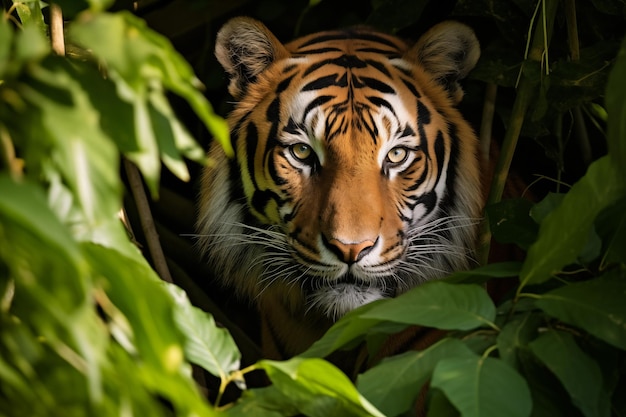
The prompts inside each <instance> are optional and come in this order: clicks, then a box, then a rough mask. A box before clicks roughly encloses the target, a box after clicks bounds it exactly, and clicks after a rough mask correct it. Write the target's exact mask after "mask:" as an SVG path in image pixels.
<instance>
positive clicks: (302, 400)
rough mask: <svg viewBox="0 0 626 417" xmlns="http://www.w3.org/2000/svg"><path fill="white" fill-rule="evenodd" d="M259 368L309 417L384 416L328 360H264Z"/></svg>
mask: <svg viewBox="0 0 626 417" xmlns="http://www.w3.org/2000/svg"><path fill="white" fill-rule="evenodd" d="M258 365H259V366H261V367H262V368H263V369H264V370H265V372H266V373H267V375H268V377H269V378H270V380H271V381H272V383H273V384H274V386H276V388H277V389H278V390H280V391H281V393H282V394H283V395H284V396H285V397H287V398H289V400H290V402H291V404H293V406H294V407H295V408H297V409H298V410H299V411H300V412H301V413H303V414H305V415H307V416H310V417H327V416H329V415H341V416H383V414H381V413H380V411H378V410H377V409H376V408H375V407H374V406H372V405H371V404H370V403H369V402H368V401H367V400H366V399H365V398H363V397H362V396H361V395H360V394H359V392H358V391H357V390H356V388H355V387H354V385H353V384H352V382H350V380H349V379H348V377H347V376H346V375H345V374H344V373H343V372H341V371H340V370H339V369H337V368H336V367H335V366H333V365H331V364H330V363H329V362H326V361H325V360H322V359H317V358H313V359H303V358H293V359H290V360H288V361H285V362H275V361H267V360H263V361H261V362H259V363H258Z"/></svg>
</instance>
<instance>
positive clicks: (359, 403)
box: [0, 0, 626, 417]
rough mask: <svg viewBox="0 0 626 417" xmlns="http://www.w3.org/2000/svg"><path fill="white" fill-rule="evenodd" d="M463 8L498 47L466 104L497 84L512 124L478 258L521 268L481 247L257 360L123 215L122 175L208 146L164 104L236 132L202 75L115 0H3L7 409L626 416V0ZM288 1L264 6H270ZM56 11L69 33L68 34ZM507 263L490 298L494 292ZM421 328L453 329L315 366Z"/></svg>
mask: <svg viewBox="0 0 626 417" xmlns="http://www.w3.org/2000/svg"><path fill="white" fill-rule="evenodd" d="M122 3H123V2H122ZM209 3H210V2H209ZM300 3H302V2H294V3H293V5H292V6H291V8H289V9H288V10H287V9H286V8H283V9H281V10H283V11H282V12H281V13H282V14H281V13H278V12H277V13H275V14H274V17H275V18H276V22H282V21H284V20H285V16H287V15H290V16H292V17H293V13H296V12H297V16H296V17H299V18H295V19H293V18H292V19H290V20H289V22H290V23H289V24H290V25H291V26H290V27H289V29H291V30H293V31H294V32H299V33H304V32H308V31H311V30H315V29H320V28H323V27H321V25H320V26H315V22H317V21H318V20H317V19H316V18H315V17H316V16H319V15H323V14H327V13H328V10H329V9H330V10H333V9H338V10H340V11H342V13H338V12H336V13H335V14H334V15H333V17H332V18H331V19H330V20H331V22H330V23H329V24H336V25H339V24H342V23H356V22H367V23H369V24H372V25H375V26H379V27H381V28H383V29H386V30H390V31H396V32H399V33H400V34H404V35H407V36H411V35H415V34H416V33H417V32H419V27H420V25H422V24H423V23H424V22H428V21H429V20H432V19H434V18H440V17H442V16H441V14H442V13H443V12H441V11H440V10H438V9H437V10H435V7H434V5H433V4H434V3H435V2H432V3H433V4H431V3H429V2H427V1H423V2H420V1H416V0H372V2H370V3H369V4H367V6H363V7H361V8H359V9H356V8H355V7H354V5H351V7H350V8H348V7H347V6H345V8H346V10H344V9H343V8H342V7H344V6H343V5H342V4H330V3H335V2H319V1H311V2H310V3H309V4H300ZM348 3H349V2H346V5H347V4H348ZM449 3H450V4H447V3H446V7H447V9H446V10H445V15H446V16H448V17H453V18H457V19H461V20H466V21H468V22H469V23H474V26H475V27H477V28H478V35H479V37H480V38H481V41H482V40H486V42H485V41H484V42H483V45H484V46H483V49H484V52H483V56H482V58H481V61H480V63H479V66H478V67H477V69H476V70H475V71H474V72H473V73H472V79H471V80H469V82H468V84H467V86H466V90H467V92H468V94H467V101H468V103H469V104H470V105H469V106H468V108H470V107H472V106H473V107H476V106H477V105H478V103H479V99H477V97H481V98H480V100H482V92H483V91H484V90H486V91H488V92H490V93H493V92H494V91H495V86H496V85H497V87H498V88H499V92H498V96H499V97H498V101H496V102H494V101H493V95H488V96H487V97H488V98H487V104H488V106H487V107H489V105H490V104H491V105H492V107H495V112H496V115H497V117H495V118H494V119H487V120H486V121H485V122H484V123H483V127H482V128H481V130H483V131H485V129H487V128H489V127H493V132H495V134H494V135H493V136H495V137H499V136H498V133H499V132H500V131H501V130H500V128H499V126H502V127H503V130H504V131H505V134H503V137H504V140H503V141H502V144H501V148H502V151H501V157H500V160H499V163H498V164H497V166H498V168H497V169H498V171H497V172H496V174H495V175H494V182H493V185H492V189H491V196H490V206H489V207H488V209H487V217H488V219H489V222H488V223H486V224H485V226H484V227H483V241H484V242H485V244H484V248H483V258H484V259H486V254H487V253H488V245H487V243H486V242H488V241H489V236H490V235H491V234H493V236H494V237H495V239H496V240H499V241H501V242H506V243H513V244H515V245H517V246H519V248H521V249H522V250H524V251H525V253H526V255H525V256H524V260H523V262H507V263H487V261H484V264H483V265H482V266H481V267H478V268H476V269H474V270H472V271H468V272H462V273H457V274H453V275H452V276H450V277H448V278H447V279H444V280H442V281H439V282H432V283H428V284H425V285H423V286H421V287H419V288H416V289H414V290H413V291H411V292H409V293H406V294H404V295H402V296H400V297H398V298H397V299H394V300H386V301H380V302H376V303H372V304H369V305H367V306H364V307H363V308H361V309H359V310H357V311H354V312H352V313H350V314H349V315H348V316H346V317H345V318H343V319H342V320H340V321H339V322H337V323H336V325H335V326H333V328H331V329H330V330H329V332H328V333H327V334H326V335H325V336H324V337H323V338H322V339H321V340H319V341H318V342H317V343H316V344H314V345H313V346H312V347H311V348H310V349H309V350H308V351H307V352H305V353H304V354H302V355H300V356H298V357H296V358H293V359H291V360H288V361H284V362H277V361H268V360H260V361H257V362H255V363H254V364H252V365H250V366H245V367H243V366H242V365H241V354H240V352H239V349H238V347H237V346H236V344H235V342H234V341H233V338H232V337H231V336H230V334H229V333H228V332H227V331H226V330H225V329H223V328H220V327H218V326H217V325H216V324H215V322H214V320H213V318H212V316H211V314H209V313H207V312H204V311H202V310H201V309H199V308H197V307H194V306H192V304H191V303H190V301H189V299H188V298H187V295H186V294H185V292H183V291H182V290H181V289H180V288H178V287H177V286H176V285H174V284H172V283H168V282H165V281H167V278H168V277H167V274H166V273H161V270H160V269H159V267H158V265H154V267H155V268H156V269H157V270H159V272H160V275H161V278H164V280H163V279H160V278H159V275H157V273H155V272H154V270H153V269H152V266H151V265H150V264H149V263H148V262H147V261H146V259H145V257H144V254H142V253H141V252H140V250H139V249H138V248H137V246H136V245H134V244H133V242H132V236H129V233H130V230H131V228H130V226H129V225H128V223H124V222H123V221H122V220H120V217H122V219H123V218H124V216H121V215H120V214H121V213H123V207H124V204H123V195H124V189H125V185H127V184H131V183H132V182H133V180H132V178H133V176H136V174H137V172H138V171H139V172H140V173H141V175H142V176H143V179H144V180H145V183H146V185H147V188H148V189H149V191H150V194H151V195H152V196H153V197H156V196H157V195H158V193H159V182H160V180H161V177H162V176H161V174H162V172H161V171H162V165H164V166H165V167H166V168H167V170H168V171H169V172H171V173H173V174H174V175H176V176H177V177H179V178H181V179H182V180H188V179H189V178H190V174H189V169H188V166H189V163H190V161H195V162H197V163H200V164H201V163H204V162H205V161H204V152H203V150H202V147H201V146H199V145H198V144H197V142H196V141H195V140H194V138H193V137H192V136H191V134H190V133H188V132H189V129H190V127H189V126H188V125H186V124H185V123H183V122H182V121H181V119H179V117H178V115H177V113H175V111H174V110H173V108H172V106H171V104H170V103H171V101H172V100H180V101H182V102H184V103H186V104H185V106H187V108H188V109H189V111H190V113H192V114H193V115H194V120H197V121H198V122H199V123H200V124H201V125H202V126H203V127H204V128H206V129H208V131H210V132H211V134H212V135H213V136H214V137H215V139H216V140H219V141H221V143H222V144H223V145H224V146H226V147H228V146H229V145H228V143H229V142H228V137H227V136H228V133H227V129H226V127H225V123H224V121H223V119H221V118H220V117H218V116H216V115H215V114H214V113H213V110H212V107H211V105H210V104H209V102H208V101H207V99H206V98H205V95H203V93H202V92H201V89H200V88H201V84H200V82H199V80H198V79H197V78H196V76H195V75H194V70H193V69H192V67H191V66H190V65H189V64H188V63H187V62H186V61H185V59H184V58H183V57H182V56H181V55H179V53H178V52H176V50H175V49H174V48H173V47H172V45H171V43H170V42H169V41H168V40H167V39H166V38H165V37H163V36H162V35H159V34H158V33H156V32H155V31H153V30H151V29H149V28H148V27H147V26H146V24H145V23H144V22H143V21H142V20H141V19H139V18H138V17H137V16H135V15H133V14H132V13H131V12H129V11H125V10H121V11H117V12H107V11H106V10H107V9H108V8H109V7H110V6H112V0H86V1H72V0H63V1H59V2H58V3H55V4H53V5H51V6H48V5H45V4H43V3H40V2H37V1H23V2H13V3H11V2H6V1H5V2H4V3H3V4H4V5H5V7H4V14H3V16H2V18H0V340H1V342H0V380H1V383H0V415H7V416H24V415H29V416H37V415H42V416H51V415H62V416H72V415H86V414H89V415H152V416H159V415H163V416H166V415H180V416H183V415H185V416H191V415H202V416H204V415H230V416H238V415H255V416H256V415H258V416H266V415H267V416H280V415H296V414H299V413H300V414H305V415H308V416H328V415H345V416H348V415H359V416H360V415H363V416H369V415H373V416H381V415H386V416H397V415H412V413H413V411H412V410H413V407H414V403H415V401H416V398H417V397H418V395H419V393H420V391H421V389H422V386H423V385H424V384H425V383H427V382H429V383H430V390H429V395H428V397H427V402H428V404H429V411H428V415H429V416H434V417H437V416H451V415H462V416H464V417H471V416H481V417H483V416H498V417H499V416H520V417H522V416H530V415H532V416H544V415H546V416H547V415H549V416H559V415H567V416H585V417H591V416H626V401H625V400H624V397H623V395H620V394H621V393H623V392H625V390H626V378H625V376H626V373H625V371H626V361H625V359H626V358H625V355H624V351H625V350H626V325H625V323H626V302H625V301H626V77H624V74H626V41H623V40H622V38H623V36H624V27H625V25H624V20H625V17H626V8H625V6H624V2H623V1H621V0H593V1H583V0H580V1H578V2H574V1H573V0H571V1H570V0H563V1H561V2H558V1H556V0H542V1H539V2H538V3H536V2H534V1H530V0H528V1H526V0H516V1H502V2H501V1H497V2H496V1H493V0H460V1H457V2H449ZM276 4H278V3H276V2H271V1H260V2H258V5H257V6H258V7H257V8H256V9H255V10H257V11H258V12H259V13H260V14H262V13H265V14H266V15H267V14H269V13H268V12H267V10H268V9H269V8H271V6H276ZM115 6H119V4H116V5H115ZM42 7H43V10H42ZM118 8H119V7H118ZM122 8H123V7H122ZM295 8H298V10H296V12H294V11H293V10H292V9H295ZM348 10H349V11H348ZM60 12H64V13H65V16H66V31H65V34H64V33H63V30H60V31H59V30H58V29H55V25H56V24H57V23H58V22H59V17H60ZM261 12H262V13H261ZM44 16H45V18H44ZM576 16H578V20H577V19H576ZM219 17H220V18H222V16H219ZM217 18H218V16H216V20H217ZM268 20H270V21H271V20H272V19H271V18H269V19H268ZM56 27H57V28H58V26H56ZM64 35H65V36H64ZM524 50H526V53H524ZM486 84H487V85H488V88H486V89H485V85H486ZM469 113H471V111H470V112H469ZM500 120H502V121H503V122H502V123H501V122H500ZM486 136H491V135H489V134H486ZM520 137H521V138H522V139H521V140H520V141H519V146H517V145H518V139H519V138H520ZM570 138H572V139H570ZM574 138H576V139H574ZM575 143H578V144H579V145H576V144H575ZM532 144H539V146H538V147H534V148H533V145H532ZM528 148H531V149H534V152H535V153H533V154H532V155H531V156H530V157H528V156H527V155H525V154H523V153H522V154H521V155H522V156H524V157H525V158H532V159H523V158H522V159H521V162H525V164H518V166H516V170H517V171H519V172H520V173H521V174H522V175H523V176H525V178H526V179H528V178H530V179H531V180H532V178H533V177H532V176H530V177H529V176H528V174H533V173H535V172H541V173H542V174H543V176H541V177H539V178H540V179H541V182H540V183H539V184H538V185H534V186H533V187H531V188H530V190H531V192H533V193H534V194H535V195H536V196H538V202H537V203H536V204H535V203H532V202H529V201H528V200H521V199H506V200H501V195H502V187H503V179H504V178H505V177H506V176H507V173H508V170H509V166H510V165H511V163H512V161H513V165H514V166H515V159H514V155H515V157H516V158H517V157H518V155H520V152H524V151H527V150H528ZM537 149H541V150H543V151H542V152H539V153H538V152H537ZM544 155H545V156H547V157H544ZM120 161H124V163H123V166H122V165H121V164H120ZM530 161H543V162H541V167H546V166H548V167H549V168H547V169H546V171H548V172H549V173H548V174H546V172H542V171H535V167H534V166H531V165H532V164H531V162H530ZM122 168H123V169H122ZM548 175H549V176H551V177H552V179H546V176H548ZM568 184H571V186H570V185H568ZM131 185H132V184H131ZM563 190H565V192H563ZM544 194H545V197H544ZM124 225H126V227H124ZM151 258H152V259H153V261H154V259H155V258H156V257H155V256H152V257H151ZM154 263H155V264H156V262H154ZM511 279H513V282H514V284H513V286H512V288H511V291H509V292H507V293H506V294H504V295H503V296H502V297H500V299H498V300H496V301H494V300H493V299H492V298H491V297H490V296H489V294H488V293H487V291H486V290H485V287H484V285H483V284H485V283H488V284H489V285H492V284H494V283H495V284H498V283H499V282H502V281H505V280H511ZM189 296H190V297H191V294H190V295H189ZM411 325H420V326H431V327H435V328H439V329H445V330H448V331H449V333H448V335H447V337H445V338H444V339H443V340H441V341H440V342H438V343H435V344H434V345H432V346H430V347H428V348H426V349H424V350H422V351H411V352H407V353H404V354H401V355H398V356H393V357H390V358H386V359H384V360H382V361H380V362H372V363H370V364H369V369H368V370H367V371H365V372H364V373H362V374H360V375H358V376H357V377H356V379H355V381H351V380H350V379H349V378H348V377H347V376H345V375H344V374H343V373H341V372H340V371H339V370H338V369H337V368H335V367H334V366H333V365H331V364H330V363H329V362H327V361H325V360H324V359H323V358H324V357H326V356H327V355H328V354H330V353H331V352H333V351H335V350H339V349H347V348H351V347H354V346H355V345H356V344H357V343H366V344H367V346H368V348H369V349H370V352H372V357H374V356H375V355H374V353H375V352H376V351H377V349H378V348H379V347H380V346H381V343H382V341H383V340H384V339H385V338H386V337H388V335H390V334H393V333H395V332H398V331H400V330H402V329H404V328H406V327H408V326H411ZM191 364H194V367H195V368H196V370H198V369H204V370H206V372H208V373H209V374H211V375H213V376H214V377H215V378H217V380H218V381H219V384H218V387H217V389H216V392H209V395H208V396H207V395H205V394H206V393H205V392H203V391H202V390H200V389H198V385H197V384H196V380H201V379H202V378H201V377H198V376H197V375H198V372H194V373H193V374H195V375H196V380H194V378H193V376H192V365H191ZM242 367H243V369H242ZM255 370H262V371H264V372H265V374H266V375H267V377H268V379H269V381H270V382H271V384H270V385H268V386H266V387H263V388H251V389H246V386H245V380H244V376H246V375H251V374H252V373H253V371H255ZM200 374H202V373H201V372H200ZM232 385H236V386H237V387H239V388H240V389H242V390H243V393H242V395H241V397H240V398H239V399H238V400H236V401H233V402H231V400H230V399H229V398H226V397H225V394H226V392H227V387H229V386H232ZM207 397H208V398H210V400H207Z"/></svg>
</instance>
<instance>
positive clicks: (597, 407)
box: [529, 330, 610, 417]
mask: <svg viewBox="0 0 626 417" xmlns="http://www.w3.org/2000/svg"><path fill="white" fill-rule="evenodd" d="M529 346H530V349H531V350H532V352H533V353H534V354H535V356H537V357H538V358H539V359H540V360H541V361H542V362H543V363H544V365H545V366H547V367H548V369H550V371H552V373H554V374H555V375H556V377H557V378H558V379H559V381H561V383H562V384H563V386H564V387H565V389H566V390H567V392H568V393H569V395H570V396H571V398H572V402H573V403H574V404H575V405H576V406H577V407H578V408H580V410H581V411H582V412H583V414H584V415H585V416H587V417H596V416H597V417H608V416H609V415H610V402H609V396H608V393H607V392H606V391H605V390H604V382H603V380H602V372H601V371H600V367H599V366H598V364H597V363H596V362H595V361H594V360H593V359H591V358H590V357H589V356H587V354H585V353H584V352H583V351H582V350H581V349H580V348H579V347H578V345H577V344H576V342H575V341H574V338H573V336H572V335H571V334H569V333H564V332H559V331H554V330H549V331H547V332H546V333H543V334H542V335H541V336H539V338H537V339H536V340H534V341H532V342H531V343H530V345H529Z"/></svg>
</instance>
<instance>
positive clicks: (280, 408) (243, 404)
mask: <svg viewBox="0 0 626 417" xmlns="http://www.w3.org/2000/svg"><path fill="white" fill-rule="evenodd" d="M225 414H226V415H227V416H229V417H249V416H255V417H257V416H258V417H282V416H295V415H297V414H298V409H297V408H296V407H295V406H294V405H293V404H292V403H291V401H290V399H289V398H288V397H286V396H285V395H284V394H283V393H282V392H281V391H279V390H278V389H276V387H275V386H269V387H264V388H257V389H249V390H246V391H244V392H243V394H242V395H241V398H240V399H239V400H238V401H237V402H236V403H235V405H234V406H233V407H231V408H228V409H227V410H226V413H225Z"/></svg>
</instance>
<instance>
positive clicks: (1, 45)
mask: <svg viewBox="0 0 626 417" xmlns="http://www.w3.org/2000/svg"><path fill="white" fill-rule="evenodd" d="M12 42H13V29H12V28H11V26H10V24H9V21H8V20H7V19H0V79H3V78H4V72H5V71H6V68H7V67H8V66H9V63H10V61H9V56H10V54H11V44H12Z"/></svg>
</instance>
